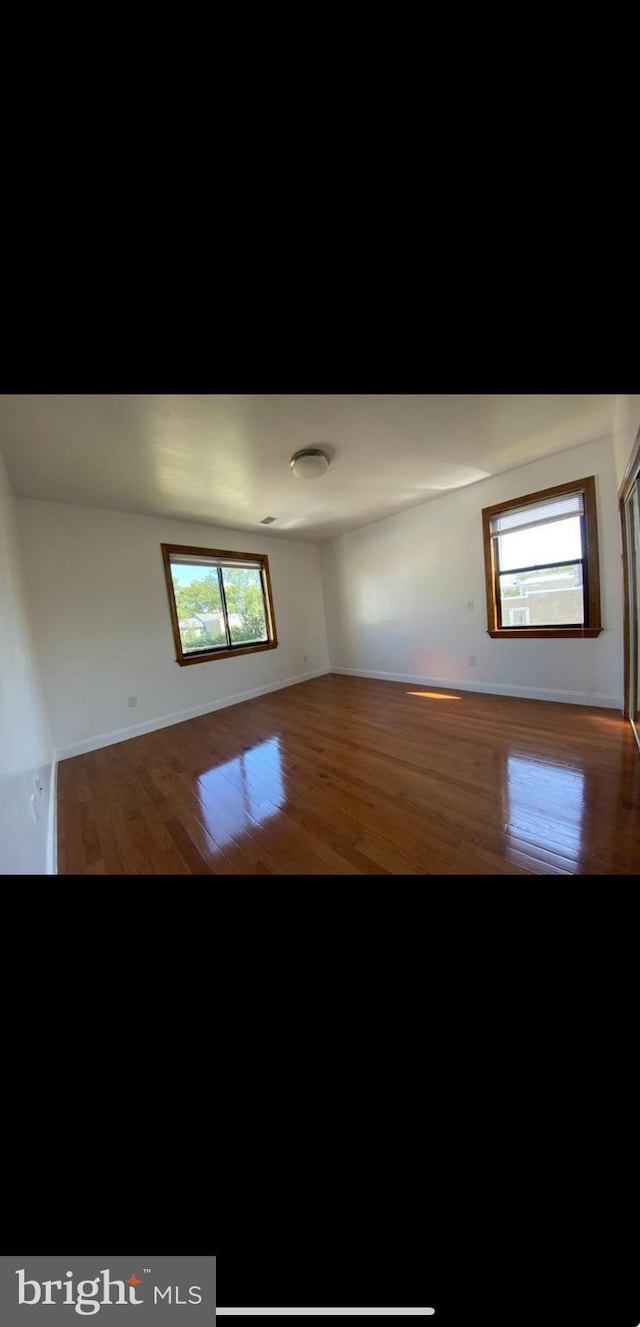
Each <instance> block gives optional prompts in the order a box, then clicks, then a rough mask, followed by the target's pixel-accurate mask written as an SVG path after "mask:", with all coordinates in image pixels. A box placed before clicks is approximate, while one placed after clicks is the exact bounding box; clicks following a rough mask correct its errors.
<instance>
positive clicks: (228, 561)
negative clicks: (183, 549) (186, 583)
mask: <svg viewBox="0 0 640 1327" xmlns="http://www.w3.org/2000/svg"><path fill="white" fill-rule="evenodd" d="M169 559H170V562H171V564H172V566H173V565H174V564H179V565H181V566H187V567H249V568H251V569H253V570H254V571H259V570H260V565H261V564H260V563H259V562H248V561H243V560H242V559H241V558H235V557H233V556H230V557H226V558H207V557H199V556H198V554H197V553H171V554H170V555H169Z"/></svg>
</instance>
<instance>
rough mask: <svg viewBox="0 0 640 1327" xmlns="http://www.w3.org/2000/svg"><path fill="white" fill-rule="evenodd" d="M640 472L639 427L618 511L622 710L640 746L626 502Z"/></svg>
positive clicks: (639, 639)
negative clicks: (634, 709)
mask: <svg viewBox="0 0 640 1327" xmlns="http://www.w3.org/2000/svg"><path fill="white" fill-rule="evenodd" d="M639 476H640V429H638V432H637V434H636V440H635V443H634V445H633V450H632V452H631V456H630V457H629V460H628V462H627V466H626V469H625V472H624V476H623V479H622V483H621V485H620V488H619V489H618V511H619V514H620V532H621V537H622V577H623V588H624V594H623V601H624V646H623V649H624V682H623V687H624V690H623V705H622V713H623V717H624V718H625V719H628V720H629V722H630V724H631V727H632V729H633V732H634V734H635V739H636V742H637V743H638V747H639V748H640V732H638V728H637V726H636V723H635V720H634V716H633V714H630V713H629V691H630V689H631V688H630V684H631V680H632V679H631V677H630V669H629V644H630V639H631V632H632V631H633V633H634V641H635V646H634V651H633V687H634V695H635V696H637V694H638V669H639V660H638V646H639V644H640V637H639V634H638V596H637V595H636V594H635V593H631V591H630V580H629V562H630V550H629V546H628V539H627V521H626V513H625V504H626V501H627V498H628V497H629V494H630V493H631V490H632V488H633V486H634V484H635V483H636V481H637V480H638V479H639Z"/></svg>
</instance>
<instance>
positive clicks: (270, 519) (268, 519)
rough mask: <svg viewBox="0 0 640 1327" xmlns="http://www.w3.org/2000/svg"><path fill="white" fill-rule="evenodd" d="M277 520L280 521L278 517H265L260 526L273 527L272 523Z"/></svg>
mask: <svg viewBox="0 0 640 1327" xmlns="http://www.w3.org/2000/svg"><path fill="white" fill-rule="evenodd" d="M277 519H278V517H277V516H265V518H264V520H263V521H261V522H260V524H261V525H271V522H272V521H277Z"/></svg>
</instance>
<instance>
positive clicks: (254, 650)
mask: <svg viewBox="0 0 640 1327" xmlns="http://www.w3.org/2000/svg"><path fill="white" fill-rule="evenodd" d="M277 645H278V642H277V640H270V641H268V642H267V644H266V645H244V646H242V647H241V646H238V647H237V648H236V649H233V650H211V653H210V654H185V655H183V656H182V658H181V659H176V663H177V664H180V667H181V668H184V667H185V666H186V665H187V664H198V663H211V662H212V660H213V659H235V658H236V656H237V655H238V654H258V653H259V652H260V650H275V649H276V648H277Z"/></svg>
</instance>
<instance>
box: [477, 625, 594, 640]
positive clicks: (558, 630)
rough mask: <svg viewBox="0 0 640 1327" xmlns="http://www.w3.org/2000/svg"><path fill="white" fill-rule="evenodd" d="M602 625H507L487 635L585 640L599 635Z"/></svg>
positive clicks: (512, 638) (495, 636) (498, 637)
mask: <svg viewBox="0 0 640 1327" xmlns="http://www.w3.org/2000/svg"><path fill="white" fill-rule="evenodd" d="M601 631H602V627H531V628H529V627H516V628H515V629H512V628H510V627H505V628H503V629H500V630H498V631H488V632H487V635H488V636H492V637H493V639H494V640H500V639H501V637H502V636H506V637H507V638H508V639H509V640H519V639H523V638H524V639H525V640H531V639H534V640H553V639H557V638H560V637H569V638H570V639H575V640H584V639H585V638H586V637H589V638H590V639H593V637H594V636H599V635H600V632H601Z"/></svg>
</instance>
